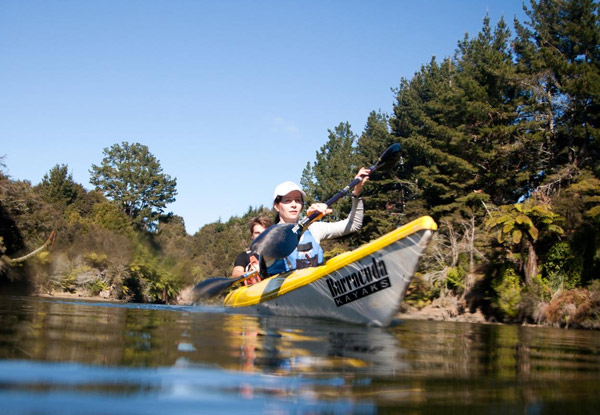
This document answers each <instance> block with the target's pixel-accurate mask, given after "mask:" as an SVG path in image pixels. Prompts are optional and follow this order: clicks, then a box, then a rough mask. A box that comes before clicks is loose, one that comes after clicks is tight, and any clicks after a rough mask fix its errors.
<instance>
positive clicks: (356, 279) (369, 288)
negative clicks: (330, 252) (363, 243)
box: [325, 258, 392, 307]
mask: <svg viewBox="0 0 600 415" xmlns="http://www.w3.org/2000/svg"><path fill="white" fill-rule="evenodd" d="M387 275H388V273H387V267H386V265H385V262H384V261H383V260H379V261H378V260H376V259H375V258H372V264H368V265H366V266H363V267H361V268H359V269H358V270H357V271H354V272H352V273H351V274H349V275H345V276H343V277H341V278H340V279H337V280H334V279H333V278H327V279H326V280H325V281H326V282H327V287H328V288H329V292H330V293H331V297H332V298H333V300H334V301H335V305H336V306H338V307H339V306H342V305H345V304H348V303H351V302H353V301H356V300H359V299H361V298H364V297H367V296H369V295H371V294H374V293H376V292H379V291H381V290H385V289H386V288H389V287H391V286H392V284H391V283H390V279H389V278H388V277H387Z"/></svg>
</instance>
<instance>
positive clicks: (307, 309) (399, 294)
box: [224, 216, 437, 326]
mask: <svg viewBox="0 0 600 415" xmlns="http://www.w3.org/2000/svg"><path fill="white" fill-rule="evenodd" d="M436 230H437V224H436V223H435V221H434V220H433V219H432V218H431V217H429V216H424V217H421V218H419V219H417V220H415V221H413V222H410V223H408V224H406V225H404V226H402V227H399V228H397V229H395V230H394V231H392V232H389V233H387V234H385V235H383V236H381V237H380V238H377V239H375V240H373V241H371V242H369V243H367V244H365V245H363V246H361V247H359V248H357V249H355V250H353V251H350V252H346V253H344V254H341V255H338V256H336V257H334V258H331V259H330V260H328V261H327V262H325V263H324V264H323V265H320V266H317V267H311V268H305V269H301V270H297V271H293V272H290V273H285V274H279V275H276V276H273V277H271V278H268V279H266V280H263V281H261V282H260V283H258V284H254V285H252V286H247V287H246V286H244V287H240V288H238V289H236V290H234V291H232V292H230V293H229V295H227V297H226V298H225V302H224V305H225V307H228V308H231V309H232V311H234V312H236V313H238V312H239V313H251V314H268V315H284V316H299V317H322V318H332V319H336V320H342V321H348V322H352V323H358V324H366V325H374V326H387V325H388V324H389V323H390V322H391V320H392V319H393V318H394V316H395V315H396V314H397V313H398V310H399V309H400V305H401V303H402V300H403V299H404V295H405V294H406V290H407V288H408V285H409V284H410V281H411V280H412V278H413V275H414V272H415V270H416V267H417V264H418V262H419V259H420V258H421V256H422V255H423V253H424V252H425V249H426V248H427V245H428V244H429V241H430V240H431V237H432V236H433V234H434V232H435V231H436Z"/></svg>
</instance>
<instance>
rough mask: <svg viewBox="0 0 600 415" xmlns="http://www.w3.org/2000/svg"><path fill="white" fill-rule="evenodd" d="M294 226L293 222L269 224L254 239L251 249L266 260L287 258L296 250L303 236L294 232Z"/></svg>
mask: <svg viewBox="0 0 600 415" xmlns="http://www.w3.org/2000/svg"><path fill="white" fill-rule="evenodd" d="M294 226H295V225H294V224H292V223H278V224H275V225H273V226H269V227H268V228H267V229H266V230H265V231H264V232H263V233H261V234H260V235H258V236H257V237H256V239H254V241H252V245H250V251H251V252H254V253H257V254H259V255H260V256H261V257H262V258H264V260H265V261H266V262H269V261H270V260H273V259H279V258H285V257H286V256H288V255H289V254H291V253H292V252H294V249H296V247H297V246H298V241H299V239H300V236H301V235H300V234H299V233H298V234H297V233H296V232H294V229H293V228H294Z"/></svg>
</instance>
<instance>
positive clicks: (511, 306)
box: [492, 268, 521, 320]
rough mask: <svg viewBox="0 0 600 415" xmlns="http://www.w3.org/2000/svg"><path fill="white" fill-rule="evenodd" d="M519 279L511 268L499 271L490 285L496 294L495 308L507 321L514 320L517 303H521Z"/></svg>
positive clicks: (517, 312) (516, 312)
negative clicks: (497, 276) (496, 277)
mask: <svg viewBox="0 0 600 415" xmlns="http://www.w3.org/2000/svg"><path fill="white" fill-rule="evenodd" d="M520 280H521V279H520V277H519V275H518V274H517V273H516V272H515V270H514V269H512V268H506V269H504V270H502V271H501V273H500V275H499V278H498V279H497V280H496V281H494V282H493V283H492V288H493V289H494V292H495V294H496V298H495V302H494V304H495V306H496V308H497V309H498V310H499V311H500V312H501V313H502V314H503V315H504V316H506V317H508V318H509V319H511V320H512V319H515V318H516V317H517V315H518V314H519V303H520V302H521V283H520Z"/></svg>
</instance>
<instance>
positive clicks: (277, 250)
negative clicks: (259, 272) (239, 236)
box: [250, 143, 401, 261]
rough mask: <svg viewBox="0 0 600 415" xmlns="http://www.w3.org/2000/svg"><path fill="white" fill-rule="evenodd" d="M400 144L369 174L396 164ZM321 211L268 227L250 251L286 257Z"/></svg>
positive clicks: (357, 180) (343, 192)
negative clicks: (292, 221)
mask: <svg viewBox="0 0 600 415" xmlns="http://www.w3.org/2000/svg"><path fill="white" fill-rule="evenodd" d="M400 150H401V147H400V144H398V143H395V144H392V145H391V146H389V147H388V148H387V149H386V150H385V151H384V152H383V154H382V155H381V156H380V157H379V159H378V160H377V161H376V162H375V164H374V165H372V166H371V167H369V169H370V170H371V171H370V172H369V175H370V174H371V173H373V172H374V171H375V170H385V169H389V168H391V167H393V166H395V165H396V163H397V162H398V159H399V158H400ZM363 178H364V177H357V178H355V179H354V180H352V182H350V184H348V185H347V186H346V187H344V188H343V189H342V190H340V191H339V192H338V193H336V194H335V195H334V196H333V197H332V198H331V199H329V200H328V201H327V202H325V203H326V204H327V207H329V206H331V205H332V204H333V203H334V202H336V201H338V200H339V199H340V198H342V197H343V196H346V195H347V194H348V192H350V190H351V189H352V188H353V187H354V186H356V185H357V184H358V183H360V182H361V181H362V179H363ZM319 215H320V212H314V213H312V214H311V215H310V216H307V217H305V218H304V219H302V220H301V221H300V222H298V223H278V224H275V225H272V226H270V227H269V228H267V229H266V230H265V231H264V232H263V233H261V234H260V235H259V236H257V237H256V239H254V241H253V242H252V244H251V245H250V251H252V252H254V253H257V254H259V255H261V257H262V258H264V259H265V261H270V260H274V259H280V258H285V257H286V256H288V255H289V254H291V253H292V252H294V249H296V247H297V246H298V242H299V241H300V237H301V236H302V232H304V230H305V229H306V228H307V227H308V225H310V224H311V222H312V221H314V220H315V219H316V218H317V217H319Z"/></svg>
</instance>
